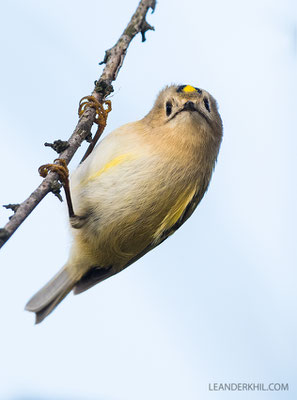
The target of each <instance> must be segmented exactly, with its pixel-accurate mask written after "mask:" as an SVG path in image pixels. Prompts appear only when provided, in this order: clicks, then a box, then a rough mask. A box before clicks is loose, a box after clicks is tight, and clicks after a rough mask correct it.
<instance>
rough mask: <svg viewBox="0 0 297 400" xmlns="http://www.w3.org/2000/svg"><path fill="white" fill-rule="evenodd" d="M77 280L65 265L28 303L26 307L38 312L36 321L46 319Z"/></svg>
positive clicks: (28, 309) (37, 322)
mask: <svg viewBox="0 0 297 400" xmlns="http://www.w3.org/2000/svg"><path fill="white" fill-rule="evenodd" d="M75 283H76V281H75V280H74V279H73V278H72V277H71V276H70V275H69V273H68V271H67V269H66V267H63V268H62V269H61V270H60V271H59V272H58V273H57V274H56V275H55V276H54V277H53V278H52V279H51V280H50V281H49V282H48V283H47V284H46V285H45V286H44V287H43V288H42V289H40V290H39V291H38V292H37V293H36V294H35V295H34V296H33V297H32V298H31V299H30V300H29V301H28V303H27V304H26V307H25V309H26V310H27V311H32V312H35V313H36V319H35V323H36V324H39V323H40V322H41V321H43V320H44V318H45V317H47V316H48V315H49V314H50V313H51V312H52V311H53V310H54V309H55V308H56V307H57V305H58V304H59V303H60V302H61V301H62V300H63V299H64V297H65V296H67V294H68V293H69V292H70V291H71V290H72V289H73V287H74V285H75Z"/></svg>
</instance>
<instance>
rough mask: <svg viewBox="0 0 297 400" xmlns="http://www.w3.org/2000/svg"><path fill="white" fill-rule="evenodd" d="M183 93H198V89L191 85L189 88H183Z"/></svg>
mask: <svg viewBox="0 0 297 400" xmlns="http://www.w3.org/2000/svg"><path fill="white" fill-rule="evenodd" d="M183 92H185V93H189V92H197V89H196V88H194V87H193V86H191V85H187V86H185V87H184V88H183Z"/></svg>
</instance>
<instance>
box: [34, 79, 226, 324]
mask: <svg viewBox="0 0 297 400" xmlns="http://www.w3.org/2000/svg"><path fill="white" fill-rule="evenodd" d="M222 130H223V129H222V120H221V117H220V114H219V112H218V108H217V103H216V101H215V99H214V98H213V97H212V96H211V95H210V94H209V93H208V92H206V91H205V90H202V89H199V88H196V87H193V86H190V85H182V86H177V85H171V86H168V87H165V89H163V90H162V91H161V92H160V94H159V95H158V97H157V100H156V102H155V104H154V106H153V108H152V110H151V111H150V112H149V113H148V114H147V115H146V116H145V117H144V118H142V119H141V120H139V121H135V122H131V123H128V124H126V125H123V126H121V127H120V128H118V129H116V130H115V131H113V132H112V133H110V134H109V135H107V136H106V138H104V139H103V140H102V141H101V142H100V143H99V144H98V145H97V146H96V147H95V149H94V151H93V152H92V153H91V155H90V156H89V157H88V158H87V159H86V160H85V161H84V162H83V163H81V164H80V165H79V167H78V168H77V169H76V170H75V171H74V172H73V174H72V175H71V178H70V191H71V196H72V201H73V206H74V211H75V214H76V215H77V217H74V218H71V219H70V224H71V226H72V228H71V231H72V235H73V244H72V247H71V251H70V255H69V259H68V261H67V263H66V264H65V266H64V267H63V268H62V269H61V270H60V271H59V272H58V273H57V274H56V275H55V276H54V277H53V278H52V280H51V281H50V282H49V283H48V284H47V285H46V286H44V287H43V288H42V289H41V290H40V291H39V292H37V293H36V294H35V296H33V297H32V298H31V300H30V301H29V302H28V303H27V305H26V309H27V310H28V311H32V312H35V313H36V323H39V322H41V321H42V320H43V319H44V318H45V317H46V316H47V315H48V314H49V313H50V312H52V311H53V309H54V308H55V307H56V306H57V305H58V304H59V303H60V302H61V301H62V300H63V299H64V297H65V296H66V295H67V294H68V293H69V292H70V291H71V290H73V292H74V294H78V293H81V292H83V291H85V290H87V289H89V288H90V287H92V286H93V285H95V284H97V283H99V282H101V281H103V280H104V279H107V278H109V277H111V276H112V275H115V274H116V273H118V272H120V271H122V270H123V269H124V268H126V267H128V266H129V265H131V264H132V263H134V262H135V261H136V260H138V259H139V258H140V257H142V256H143V255H144V254H146V253H147V252H148V251H150V250H152V249H153V248H154V247H156V246H158V245H159V244H160V243H161V242H163V241H164V240H165V239H167V238H168V237H169V236H170V235H172V234H173V233H174V232H175V231H176V230H177V229H178V228H179V227H180V226H181V225H182V224H183V223H184V222H185V221H186V220H187V219H188V218H189V217H190V216H191V215H192V213H193V211H194V210H195V208H196V207H197V205H198V203H199V202H200V201H201V199H202V197H203V195H204V193H205V192H206V190H207V188H208V185H209V182H210V179H211V175H212V172H213V169H214V166H215V162H216V159H217V156H218V152H219V148H220V144H221V140H222Z"/></svg>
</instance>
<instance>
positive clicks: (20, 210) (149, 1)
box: [0, 0, 156, 248]
mask: <svg viewBox="0 0 297 400" xmlns="http://www.w3.org/2000/svg"><path fill="white" fill-rule="evenodd" d="M155 6H156V0H141V1H140V3H139V5H138V7H137V9H136V11H135V13H134V14H133V16H132V18H131V20H130V22H129V24H128V26H127V28H126V29H125V30H124V32H123V34H122V35H121V36H120V38H119V40H118V41H117V43H116V44H115V45H114V46H113V47H112V48H111V49H109V50H107V51H106V52H105V57H104V60H103V61H102V62H101V63H100V64H105V68H104V70H103V72H102V74H101V77H100V78H99V80H98V81H95V88H94V91H93V92H92V96H94V97H95V98H96V99H97V100H98V101H99V102H102V101H104V99H105V98H106V97H107V96H108V95H109V94H110V93H111V92H113V87H112V85H111V83H112V82H113V81H114V80H115V79H116V78H117V75H118V73H119V70H120V68H121V66H122V65H123V61H124V58H125V55H126V52H127V49H128V46H129V44H130V42H131V41H132V39H133V38H134V37H135V36H136V35H137V34H138V33H141V35H142V41H143V42H144V41H145V33H146V31H148V30H154V28H153V27H152V26H150V25H149V24H148V23H147V22H146V20H145V18H146V14H147V12H148V10H149V9H150V8H151V9H152V12H153V11H154V10H155ZM95 114H96V111H95V109H94V108H87V109H86V110H85V112H84V113H83V115H82V116H81V118H80V119H79V121H78V124H77V125H76V128H75V129H74V132H73V134H72V135H71V137H70V138H69V140H68V146H67V145H66V146H65V147H66V148H65V147H64V148H63V147H62V150H63V151H62V152H61V153H60V155H59V158H62V159H64V160H65V161H66V163H67V164H69V162H70V160H71V159H72V157H73V155H74V154H75V152H76V151H77V149H78V148H79V146H80V145H81V143H82V142H83V141H84V140H85V139H86V138H88V137H90V134H91V128H92V125H93V123H94V120H95ZM47 145H48V144H47ZM90 146H91V149H92V147H93V146H92V144H91V145H90ZM88 151H90V148H89V149H88V150H87V152H88ZM57 181H58V175H57V174H56V173H53V172H50V173H49V174H48V176H47V177H46V178H45V179H44V180H43V181H42V183H41V184H40V185H39V186H38V188H37V189H36V190H34V192H33V193H31V195H30V196H29V197H28V198H27V199H26V200H25V201H24V202H23V203H21V204H18V207H14V208H13V210H14V211H15V213H14V214H13V215H12V217H11V218H10V220H9V222H8V223H7V224H6V225H5V226H4V228H2V229H0V248H1V247H2V246H3V245H4V243H6V242H7V240H8V239H9V238H10V237H11V236H12V235H13V233H14V232H15V231H16V230H17V228H18V227H19V226H20V225H21V224H22V222H23V221H24V220H25V219H26V218H27V217H28V215H29V214H30V213H31V212H32V211H33V210H34V208H35V207H36V206H37V205H38V204H39V202H40V201H41V200H42V199H43V198H44V197H45V196H46V195H47V194H48V193H49V192H53V193H55V194H57V191H58V189H59V184H58V182H57ZM9 208H12V207H9Z"/></svg>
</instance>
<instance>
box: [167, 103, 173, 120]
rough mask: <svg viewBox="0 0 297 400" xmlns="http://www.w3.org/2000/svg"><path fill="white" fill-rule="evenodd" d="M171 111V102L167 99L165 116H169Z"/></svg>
mask: <svg viewBox="0 0 297 400" xmlns="http://www.w3.org/2000/svg"><path fill="white" fill-rule="evenodd" d="M171 112H172V103H171V101H167V103H166V115H167V117H169V115H170V114H171Z"/></svg>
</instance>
